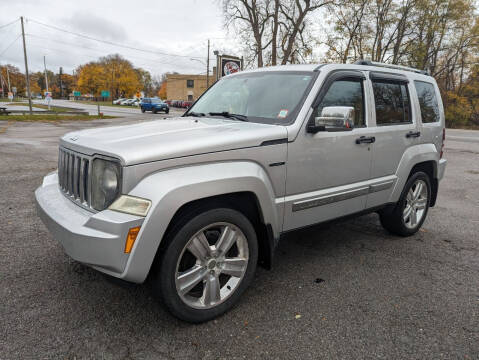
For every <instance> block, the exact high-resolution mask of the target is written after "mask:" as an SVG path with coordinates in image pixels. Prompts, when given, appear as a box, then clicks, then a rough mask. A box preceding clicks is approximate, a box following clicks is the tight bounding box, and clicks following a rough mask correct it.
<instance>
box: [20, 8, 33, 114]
mask: <svg viewBox="0 0 479 360" xmlns="http://www.w3.org/2000/svg"><path fill="white" fill-rule="evenodd" d="M20 21H21V23H22V38H23V58H24V59H25V76H26V78H27V94H28V107H29V108H30V115H32V114H33V112H32V94H31V93H30V75H29V74H28V60H27V47H26V45H25V28H24V26H23V16H21V17H20Z"/></svg>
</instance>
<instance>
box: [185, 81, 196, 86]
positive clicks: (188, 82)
mask: <svg viewBox="0 0 479 360" xmlns="http://www.w3.org/2000/svg"><path fill="white" fill-rule="evenodd" d="M186 87H188V88H194V87H195V80H186Z"/></svg>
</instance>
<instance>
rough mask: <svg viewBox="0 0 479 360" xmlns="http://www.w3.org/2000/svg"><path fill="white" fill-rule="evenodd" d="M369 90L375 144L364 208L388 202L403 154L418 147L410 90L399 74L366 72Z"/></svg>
mask: <svg viewBox="0 0 479 360" xmlns="http://www.w3.org/2000/svg"><path fill="white" fill-rule="evenodd" d="M369 78H370V81H369V86H370V89H371V93H372V94H373V99H374V111H373V113H374V115H375V116H374V120H373V121H374V132H375V143H374V145H373V146H372V150H373V151H372V165H371V180H376V184H375V185H373V186H372V187H371V190H370V194H369V195H368V200H367V207H368V208H371V207H374V206H378V205H382V204H384V203H386V202H387V201H388V199H389V195H390V194H391V192H392V190H393V187H394V184H395V182H396V180H397V176H396V171H397V168H398V166H399V163H400V161H401V158H402V156H403V154H404V152H405V151H406V150H407V149H408V148H409V147H410V146H412V145H415V144H419V143H420V136H421V133H420V131H419V129H418V124H417V120H416V116H415V113H414V112H413V111H412V110H411V109H412V106H411V95H410V94H411V92H412V91H411V90H412V89H411V86H413V84H412V83H411V82H410V81H409V80H408V78H407V77H406V76H404V75H402V74H391V73H383V72H370V74H369Z"/></svg>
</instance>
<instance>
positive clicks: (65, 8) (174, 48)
mask: <svg viewBox="0 0 479 360" xmlns="http://www.w3.org/2000/svg"><path fill="white" fill-rule="evenodd" d="M20 16H24V18H26V23H25V33H26V34H27V36H26V42H27V52H28V62H29V68H30V70H31V71H39V70H43V56H44V55H45V56H46V62H47V68H49V69H51V70H53V71H55V72H58V68H59V67H60V66H63V69H64V72H67V73H70V74H71V73H72V71H73V70H74V69H75V68H76V67H77V66H78V65H80V64H84V63H86V62H89V61H92V60H95V59H97V58H98V57H100V56H104V55H108V54H113V53H119V54H121V55H123V56H124V57H125V58H127V59H128V60H130V61H131V62H133V64H134V65H135V66H137V67H142V68H144V69H147V70H149V71H150V72H151V73H152V74H153V75H158V74H161V73H164V72H167V71H178V72H182V73H191V74H199V73H206V65H203V64H202V62H205V63H206V54H207V50H206V49H207V39H210V41H211V51H210V54H211V55H210V56H212V57H213V50H216V49H218V50H220V51H221V52H224V53H232V54H237V53H238V52H239V44H238V43H237V42H236V41H235V37H234V34H233V33H231V32H230V33H228V32H227V31H226V30H225V29H224V27H223V17H222V12H221V5H220V1H219V0H156V1H154V0H143V1H131V0H130V1H124V0H116V1H102V0H77V1H72V0H48V1H47V0H0V64H2V65H4V64H7V63H10V64H13V65H15V66H18V67H19V68H20V69H21V70H22V71H24V63H23V48H22V42H21V37H19V35H20V34H21V27H20V21H16V22H15V23H13V24H11V25H9V26H5V27H2V26H3V25H5V24H8V23H10V22H12V21H15V20H17V19H18V18H19V17H20ZM73 33H75V34H80V35H85V37H81V36H77V35H75V34H73ZM88 37H89V38H92V39H89V38H88ZM93 39H98V40H103V41H104V42H100V41H95V40H93ZM105 42H107V43H105ZM113 44H115V45H113ZM117 44H119V45H123V46H125V47H120V46H116V45H117ZM131 48H136V49H138V50H134V49H131ZM140 50H141V51H140ZM177 55H181V56H177ZM239 55H241V54H239ZM192 58H194V59H196V60H192ZM211 68H212V65H211Z"/></svg>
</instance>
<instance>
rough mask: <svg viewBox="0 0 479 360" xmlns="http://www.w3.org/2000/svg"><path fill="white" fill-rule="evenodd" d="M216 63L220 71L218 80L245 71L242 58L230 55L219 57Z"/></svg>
mask: <svg viewBox="0 0 479 360" xmlns="http://www.w3.org/2000/svg"><path fill="white" fill-rule="evenodd" d="M216 61H217V66H218V67H217V68H218V69H219V71H218V72H217V74H216V76H217V78H218V79H219V78H222V77H223V76H227V75H230V74H234V73H235V72H238V71H241V70H243V59H242V58H239V57H236V56H230V55H218V56H217V58H216Z"/></svg>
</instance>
